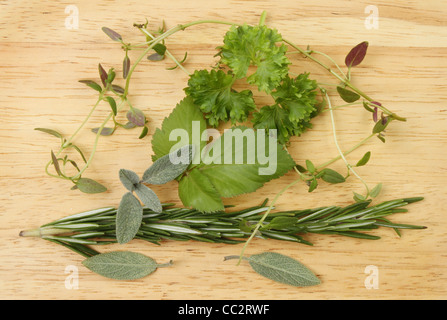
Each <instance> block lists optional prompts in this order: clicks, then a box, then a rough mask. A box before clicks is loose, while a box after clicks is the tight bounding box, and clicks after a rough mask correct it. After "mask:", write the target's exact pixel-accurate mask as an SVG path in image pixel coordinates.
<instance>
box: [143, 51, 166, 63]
mask: <svg viewBox="0 0 447 320" xmlns="http://www.w3.org/2000/svg"><path fill="white" fill-rule="evenodd" d="M164 58H165V56H164V55H160V54H158V53H153V54H151V55H150V56H148V57H147V59H148V60H150V61H161V60H163V59H164Z"/></svg>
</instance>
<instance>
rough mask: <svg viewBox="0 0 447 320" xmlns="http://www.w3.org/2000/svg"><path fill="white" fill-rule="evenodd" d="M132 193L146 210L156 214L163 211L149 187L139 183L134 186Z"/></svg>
mask: <svg viewBox="0 0 447 320" xmlns="http://www.w3.org/2000/svg"><path fill="white" fill-rule="evenodd" d="M134 191H135V193H136V194H137V196H138V198H140V200H141V202H143V203H144V205H145V206H146V207H147V208H149V209H151V210H152V211H155V212H158V213H159V212H161V211H162V210H163V208H162V206H161V203H160V200H159V199H158V197H157V195H156V194H155V192H154V191H152V190H151V189H150V188H149V187H147V186H145V185H144V184H141V183H140V184H137V185H136V187H135V190H134Z"/></svg>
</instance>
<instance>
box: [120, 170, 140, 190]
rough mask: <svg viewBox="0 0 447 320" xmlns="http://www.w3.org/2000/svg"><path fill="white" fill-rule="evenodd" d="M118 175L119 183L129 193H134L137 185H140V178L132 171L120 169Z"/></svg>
mask: <svg viewBox="0 0 447 320" xmlns="http://www.w3.org/2000/svg"><path fill="white" fill-rule="evenodd" d="M118 174H119V178H120V181H121V183H122V184H123V186H124V187H125V188H126V189H127V190H129V191H134V190H135V188H136V187H137V185H138V184H139V183H140V178H139V177H138V175H137V174H136V173H135V172H133V171H132V170H127V169H120V171H119V173H118Z"/></svg>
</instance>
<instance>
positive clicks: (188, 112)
mask: <svg viewBox="0 0 447 320" xmlns="http://www.w3.org/2000/svg"><path fill="white" fill-rule="evenodd" d="M193 128H194V129H196V128H197V129H198V130H197V132H196V131H194V132H193ZM173 130H184V132H186V133H187V134H188V139H181V138H182V137H180V139H181V140H180V141H172V140H170V139H169V137H170V135H171V132H172V131H173ZM205 130H206V121H205V119H204V118H203V114H202V112H201V111H200V109H199V107H198V106H197V105H196V104H194V102H193V100H192V98H191V97H186V98H184V99H183V100H182V101H180V102H179V103H178V104H177V106H176V107H175V108H174V110H173V111H172V112H171V114H170V115H169V116H168V117H167V118H165V119H164V120H163V123H162V126H161V129H159V128H157V129H156V130H155V133H154V135H153V136H152V150H153V152H154V155H153V156H152V160H153V161H155V160H157V159H158V158H161V157H162V156H164V155H167V154H169V153H170V152H171V151H172V150H174V148H175V149H178V148H180V147H183V146H186V145H194V150H195V151H196V156H195V158H198V157H199V155H200V152H199V151H201V150H202V149H203V147H205V145H206V141H200V140H201V139H200V137H201V136H202V134H203V132H204V131H205ZM195 137H198V138H199V139H198V140H199V141H200V144H197V145H196V143H197V139H195ZM193 162H194V161H193Z"/></svg>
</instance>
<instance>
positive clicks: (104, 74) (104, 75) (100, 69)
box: [98, 63, 108, 87]
mask: <svg viewBox="0 0 447 320" xmlns="http://www.w3.org/2000/svg"><path fill="white" fill-rule="evenodd" d="M98 72H99V77H100V79H101V82H102V85H103V86H104V87H105V86H106V83H107V77H108V74H107V72H106V70H104V68H103V67H102V65H101V64H100V63H99V64H98Z"/></svg>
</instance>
